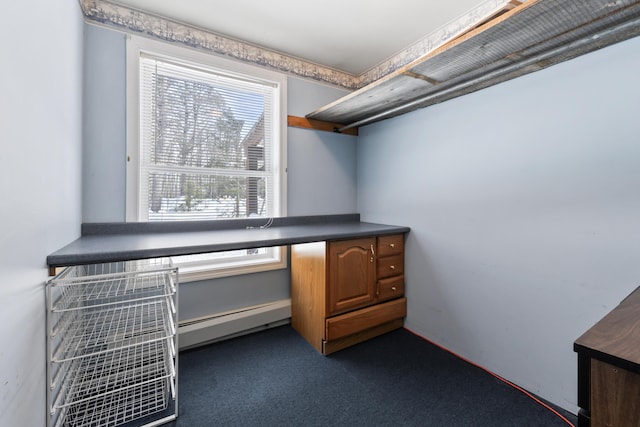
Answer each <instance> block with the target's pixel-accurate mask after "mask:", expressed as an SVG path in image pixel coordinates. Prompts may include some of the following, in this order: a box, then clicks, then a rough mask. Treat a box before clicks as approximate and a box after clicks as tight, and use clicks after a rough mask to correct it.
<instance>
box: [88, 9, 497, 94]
mask: <svg viewBox="0 0 640 427" xmlns="http://www.w3.org/2000/svg"><path fill="white" fill-rule="evenodd" d="M505 1H506V0H485V1H484V2H482V3H481V4H480V5H478V6H477V7H475V8H474V9H472V10H470V11H469V12H468V13H466V14H465V15H463V16H461V17H459V18H458V19H456V20H454V21H451V22H449V23H447V24H446V25H443V26H442V27H440V28H438V29H437V30H435V31H433V32H432V33H430V34H428V35H426V36H425V37H424V38H422V39H420V40H418V41H416V42H415V43H413V44H412V45H410V46H408V47H407V48H405V49H404V50H402V51H401V52H399V53H398V54H396V55H394V56H393V57H391V58H389V59H388V60H386V61H384V62H382V63H380V64H378V65H376V66H375V67H373V68H371V69H370V70H369V71H367V72H365V73H363V74H361V75H353V74H350V73H347V72H344V71H340V70H336V69H334V68H330V67H326V66H323V65H319V64H316V63H313V62H309V61H305V60H302V59H300V58H297V57H294V56H290V55H286V54H283V53H281V52H278V51H275V50H271V49H268V48H265V47H262V46H258V45H255V44H251V43H248V42H244V41H240V40H237V39H233V38H230V37H227V36H223V35H221V34H217V33H214V32H211V31H205V30H203V29H201V28H197V27H194V26H190V25H187V24H184V23H181V22H177V21H173V20H170V19H167V18H163V17H160V16H157V15H153V14H150V13H146V12H143V11H139V10H136V9H132V8H130V7H127V6H123V5H120V4H117V3H112V2H111V1H108V0H80V5H81V7H82V11H83V13H84V15H85V17H86V18H87V19H88V20H89V21H92V22H94V23H98V24H102V25H105V26H108V27H112V28H116V29H118V30H121V31H125V32H128V33H132V34H140V35H145V36H147V37H151V38H154V39H158V40H162V41H165V42H170V43H176V44H181V45H183V46H188V47H191V48H198V49H199V50H203V51H207V52H209V53H212V54H216V55H219V56H225V57H228V58H232V59H235V60H240V61H243V62H248V63H251V64H254V65H259V66H262V67H265V68H269V69H272V70H277V71H280V72H284V73H288V74H292V75H295V76H298V77H302V78H307V79H311V80H316V81H321V82H323V83H327V84H331V85H334V86H339V87H342V88H345V89H350V90H355V89H359V88H361V87H364V86H366V85H368V84H369V83H372V82H374V81H376V80H378V79H380V78H382V77H384V76H386V75H388V74H390V73H391V72H393V71H395V70H397V69H399V68H401V67H403V66H405V65H407V64H409V63H411V62H412V61H414V60H416V59H419V58H421V57H423V56H424V55H426V54H427V53H429V52H431V51H433V50H435V49H436V48H437V47H439V46H442V45H443V44H444V43H446V42H448V41H450V40H452V39H454V38H456V37H458V36H460V35H461V34H464V33H465V32H467V31H469V29H470V28H473V27H474V26H475V25H477V24H478V21H480V20H482V19H483V18H485V17H486V16H490V15H491V14H493V13H495V11H496V10H500V9H501V8H502V7H504V4H505Z"/></svg>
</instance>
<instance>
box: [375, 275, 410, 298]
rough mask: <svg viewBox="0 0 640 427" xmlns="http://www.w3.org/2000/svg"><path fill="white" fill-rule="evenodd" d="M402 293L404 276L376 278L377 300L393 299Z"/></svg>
mask: <svg viewBox="0 0 640 427" xmlns="http://www.w3.org/2000/svg"><path fill="white" fill-rule="evenodd" d="M403 294H404V276H395V277H390V278H388V279H383V280H378V289H377V296H378V300H380V301H384V300H388V299H393V298H396V297H399V296H402V295H403Z"/></svg>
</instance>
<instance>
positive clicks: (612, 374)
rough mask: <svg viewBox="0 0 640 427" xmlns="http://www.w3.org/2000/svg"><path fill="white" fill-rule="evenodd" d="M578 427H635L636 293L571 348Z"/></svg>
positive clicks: (638, 387)
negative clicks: (574, 359)
mask: <svg viewBox="0 0 640 427" xmlns="http://www.w3.org/2000/svg"><path fill="white" fill-rule="evenodd" d="M574 350H575V351H576V352H577V353H578V405H579V406H580V408H581V409H580V412H579V413H578V426H579V427H608V426H611V427H640V401H639V400H638V396H639V395H640V290H636V291H634V292H633V293H632V294H631V295H629V296H628V297H627V298H625V300H624V301H622V302H621V303H620V304H619V305H618V306H617V307H616V308H614V309H613V310H612V311H611V312H610V313H609V314H607V315H606V316H605V317H604V318H603V319H602V320H600V321H599V322H598V323H596V324H595V325H594V326H593V327H592V328H590V329H589V330H588V331H587V332H585V333H584V334H583V335H582V336H581V337H580V338H578V339H577V340H576V341H575V343H574Z"/></svg>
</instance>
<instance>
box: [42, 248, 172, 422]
mask: <svg viewBox="0 0 640 427" xmlns="http://www.w3.org/2000/svg"><path fill="white" fill-rule="evenodd" d="M46 285H47V355H48V359H49V360H48V364H47V383H48V387H47V400H48V402H49V403H48V405H49V412H50V413H49V417H48V420H47V425H48V426H49V427H58V426H60V427H62V426H65V427H80V426H82V427H113V426H118V425H121V424H124V423H128V422H130V421H133V420H138V421H137V423H138V424H139V423H143V424H144V423H147V422H148V424H144V425H147V426H151V425H158V424H160V423H164V422H168V421H170V420H172V419H175V418H176V416H177V408H178V404H177V363H178V354H177V347H178V343H177V331H176V327H177V321H178V314H177V305H178V302H177V298H178V294H177V286H178V270H177V268H175V267H173V265H172V263H171V260H170V259H167V258H162V259H153V260H142V261H127V262H115V263H104V264H92V265H84V266H74V267H68V268H66V269H65V270H64V271H63V272H62V273H60V274H59V275H57V276H56V277H54V278H52V279H50V280H48V281H47V283H46ZM147 420H149V421H147ZM138 424H136V425H138Z"/></svg>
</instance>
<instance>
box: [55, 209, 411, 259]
mask: <svg viewBox="0 0 640 427" xmlns="http://www.w3.org/2000/svg"><path fill="white" fill-rule="evenodd" d="M194 223H195V222H194ZM208 223H211V222H208ZM124 224H126V223H113V225H112V226H111V225H110V224H99V225H95V226H92V225H91V224H83V227H82V229H83V235H82V236H80V237H79V238H78V239H76V240H74V241H73V242H71V243H69V244H68V245H66V246H64V247H63V248H61V249H59V250H57V251H55V252H53V253H51V254H50V255H48V256H47V265H48V266H49V267H50V268H55V267H63V266H69V265H81V264H93V263H102V262H114V261H128V260H133V259H145V258H158V257H165V256H179V255H190V254H197V253H206V252H221V251H227V250H235V249H251V248H257V247H267V246H283V245H291V244H298V243H309V242H316V241H326V240H338V239H348V238H356V237H364V236H371V235H376V236H381V235H389V234H398V233H408V232H409V231H410V228H409V227H404V226H395V225H386V224H376V223H369V222H361V221H360V220H359V215H357V214H349V215H328V216H314V217H290V218H289V219H287V218H279V219H278V221H274V222H273V224H272V225H271V226H269V227H265V226H264V225H263V224H265V220H264V219H263V218H261V219H259V220H250V221H235V222H232V223H227V224H225V225H224V226H223V227H220V228H215V229H206V228H205V227H202V226H199V225H193V226H192V225H191V224H189V226H188V227H187V228H180V227H179V226H177V225H176V224H175V223H174V224H172V225H171V226H170V227H168V228H167V229H165V230H167V231H164V230H162V229H158V228H157V227H158V225H156V224H154V226H153V228H152V229H151V231H148V230H145V229H144V227H143V228H142V229H140V227H136V226H135V225H134V226H132V227H129V228H127V227H126V226H125V225H124ZM229 224H231V226H229ZM201 225H202V224H201ZM85 230H89V232H85Z"/></svg>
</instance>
